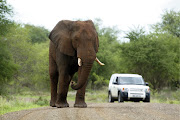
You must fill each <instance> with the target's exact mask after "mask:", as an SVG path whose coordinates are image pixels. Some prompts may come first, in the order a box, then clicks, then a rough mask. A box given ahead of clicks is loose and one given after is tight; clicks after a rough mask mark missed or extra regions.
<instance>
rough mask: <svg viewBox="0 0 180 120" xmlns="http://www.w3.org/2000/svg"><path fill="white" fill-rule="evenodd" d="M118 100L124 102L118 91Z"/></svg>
mask: <svg viewBox="0 0 180 120" xmlns="http://www.w3.org/2000/svg"><path fill="white" fill-rule="evenodd" d="M118 102H119V103H120V102H124V100H123V98H122V96H121V93H120V92H119V94H118Z"/></svg>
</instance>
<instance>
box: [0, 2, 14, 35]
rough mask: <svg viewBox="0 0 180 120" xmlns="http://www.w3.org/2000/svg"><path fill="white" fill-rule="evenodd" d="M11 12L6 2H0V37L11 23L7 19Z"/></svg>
mask: <svg viewBox="0 0 180 120" xmlns="http://www.w3.org/2000/svg"><path fill="white" fill-rule="evenodd" d="M12 13H13V11H12V8H11V6H10V5H8V4H7V2H6V0H0V37H1V36H2V35H5V34H6V33H7V32H8V29H9V27H10V26H11V25H12V21H11V20H9V19H8V15H12Z"/></svg>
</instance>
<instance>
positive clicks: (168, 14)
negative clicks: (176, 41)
mask: <svg viewBox="0 0 180 120" xmlns="http://www.w3.org/2000/svg"><path fill="white" fill-rule="evenodd" d="M152 28H153V29H154V30H155V31H160V32H161V31H162V32H167V33H170V34H172V35H175V36H177V37H180V11H178V12H176V11H173V10H170V11H167V10H166V11H165V13H164V14H163V15H162V22H160V23H157V24H155V25H153V26H152Z"/></svg>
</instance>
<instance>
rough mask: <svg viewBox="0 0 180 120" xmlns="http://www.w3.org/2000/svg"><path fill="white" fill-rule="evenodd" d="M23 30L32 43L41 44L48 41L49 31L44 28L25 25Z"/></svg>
mask: <svg viewBox="0 0 180 120" xmlns="http://www.w3.org/2000/svg"><path fill="white" fill-rule="evenodd" d="M25 28H26V29H27V30H28V32H29V38H30V39H31V42H32V43H41V42H45V41H47V40H48V35H49V31H48V30H47V29H45V28H44V27H38V26H34V25H29V24H26V25H25Z"/></svg>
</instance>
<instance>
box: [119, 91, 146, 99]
mask: <svg viewBox="0 0 180 120" xmlns="http://www.w3.org/2000/svg"><path fill="white" fill-rule="evenodd" d="M120 94H121V96H122V98H123V99H124V100H130V101H131V100H136V99H139V100H144V99H146V98H150V92H148V93H134V94H135V96H132V93H128V92H120ZM130 94H131V95H130ZM136 94H137V95H138V94H139V96H136Z"/></svg>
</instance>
